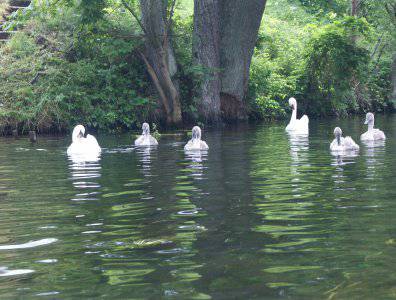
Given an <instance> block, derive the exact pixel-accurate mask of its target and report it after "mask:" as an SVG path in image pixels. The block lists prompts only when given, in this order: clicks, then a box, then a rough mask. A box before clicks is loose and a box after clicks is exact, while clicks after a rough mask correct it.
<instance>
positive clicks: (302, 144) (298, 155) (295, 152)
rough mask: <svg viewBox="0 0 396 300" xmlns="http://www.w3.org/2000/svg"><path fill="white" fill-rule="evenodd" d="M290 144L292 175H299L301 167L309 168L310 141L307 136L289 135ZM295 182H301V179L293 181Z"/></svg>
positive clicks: (296, 178) (297, 178)
mask: <svg viewBox="0 0 396 300" xmlns="http://www.w3.org/2000/svg"><path fill="white" fill-rule="evenodd" d="M288 138H289V144H290V157H291V159H292V161H291V165H290V167H291V173H292V174H293V175H299V174H300V172H299V170H298V167H299V166H309V165H310V163H309V158H308V151H309V139H308V135H307V134H296V133H290V132H289V133H288ZM292 180H293V181H299V180H300V179H299V177H298V176H297V177H295V178H293V179H292Z"/></svg>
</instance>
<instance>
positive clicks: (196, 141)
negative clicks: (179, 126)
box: [184, 126, 209, 151]
mask: <svg viewBox="0 0 396 300" xmlns="http://www.w3.org/2000/svg"><path fill="white" fill-rule="evenodd" d="M208 149H209V146H208V144H206V142H204V141H202V140H201V128H199V127H198V126H194V127H193V129H192V138H191V140H189V141H188V143H187V144H186V145H185V146H184V150H187V151H190V150H208Z"/></svg>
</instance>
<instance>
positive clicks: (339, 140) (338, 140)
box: [337, 135, 341, 146]
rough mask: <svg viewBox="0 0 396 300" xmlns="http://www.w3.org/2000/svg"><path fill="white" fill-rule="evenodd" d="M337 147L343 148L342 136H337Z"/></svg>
mask: <svg viewBox="0 0 396 300" xmlns="http://www.w3.org/2000/svg"><path fill="white" fill-rule="evenodd" d="M337 145H338V146H341V135H337Z"/></svg>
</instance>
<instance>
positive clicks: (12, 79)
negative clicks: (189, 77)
mask: <svg viewBox="0 0 396 300" xmlns="http://www.w3.org/2000/svg"><path fill="white" fill-rule="evenodd" d="M107 26H110V25H109V23H108V21H104V22H103V23H102V24H99V25H98V26H97V27H96V28H95V29H94V28H90V27H88V26H85V27H79V24H78V20H77V19H76V17H75V13H74V12H73V11H72V10H71V9H66V8H65V9H64V10H63V11H62V13H61V14H60V15H59V17H58V18H52V17H50V16H49V15H47V14H44V15H39V16H36V17H35V18H33V19H32V20H30V21H28V26H26V28H29V30H26V31H24V32H22V31H20V32H18V33H17V34H15V35H14V36H13V37H12V38H11V39H10V40H9V42H8V43H7V44H6V45H5V46H4V47H2V48H0V80H1V82H2V85H1V86H0V95H1V97H2V98H1V103H2V107H1V108H0V124H1V126H2V129H3V130H9V129H11V128H12V129H13V128H15V127H18V128H19V129H20V130H22V131H23V130H28V129H32V128H36V129H38V130H43V131H48V130H57V131H58V130H65V129H68V128H70V127H72V126H74V125H75V124H77V123H83V124H85V125H87V126H88V127H92V128H96V129H106V130H110V131H114V130H122V129H128V128H134V127H136V126H137V125H138V126H140V122H141V121H142V120H143V119H146V118H147V117H148V113H149V111H152V110H153V108H155V101H154V99H151V98H150V97H149V93H148V91H149V83H148V82H149V81H148V80H147V78H146V73H145V69H144V67H143V66H142V63H141V62H140V60H139V59H138V57H137V55H136V54H135V53H134V49H135V47H136V46H137V43H136V42H131V41H130V40H127V39H123V38H116V37H111V36H104V34H102V33H101V32H102V31H101V30H103V32H105V29H106V27H107ZM65 27H67V28H69V29H70V28H74V30H73V31H77V30H76V29H78V31H77V32H78V33H76V35H70V33H69V32H72V31H71V30H62V28H65ZM125 30H126V29H125ZM127 33H128V32H127Z"/></svg>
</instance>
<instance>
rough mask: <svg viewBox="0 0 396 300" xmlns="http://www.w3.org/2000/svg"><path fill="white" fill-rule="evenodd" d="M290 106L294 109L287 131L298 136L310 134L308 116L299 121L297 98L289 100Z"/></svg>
mask: <svg viewBox="0 0 396 300" xmlns="http://www.w3.org/2000/svg"><path fill="white" fill-rule="evenodd" d="M289 105H290V106H291V107H292V110H293V112H292V116H291V119H290V122H289V124H288V125H287V126H286V131H289V132H291V133H298V134H308V132H309V128H308V123H309V119H308V116H307V115H303V116H302V117H301V119H297V100H296V98H293V97H292V98H290V99H289Z"/></svg>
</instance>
